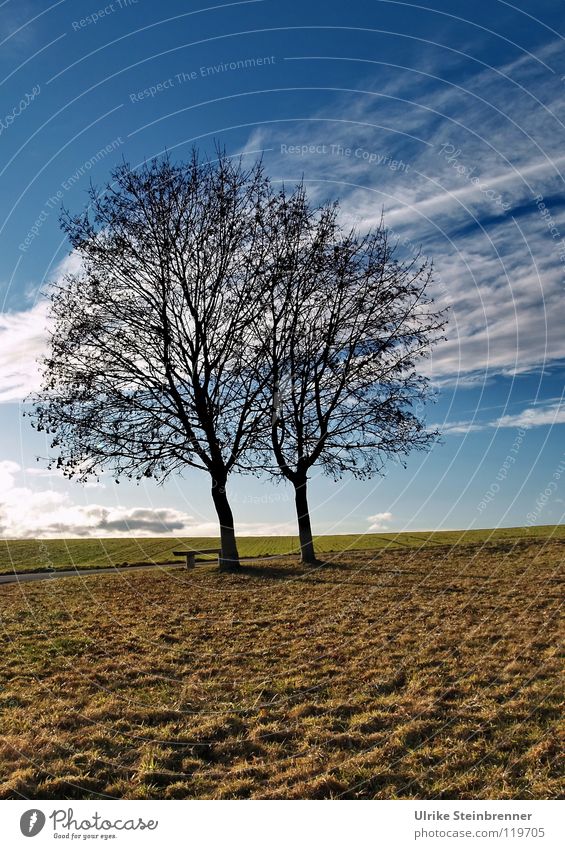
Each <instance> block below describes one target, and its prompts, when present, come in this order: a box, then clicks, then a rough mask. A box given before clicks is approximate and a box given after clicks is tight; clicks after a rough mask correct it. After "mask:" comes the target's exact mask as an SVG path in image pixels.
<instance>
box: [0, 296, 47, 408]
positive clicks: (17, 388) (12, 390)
mask: <svg viewBox="0 0 565 849" xmlns="http://www.w3.org/2000/svg"><path fill="white" fill-rule="evenodd" d="M47 327H48V317H47V303H46V302H45V301H38V302H37V304H35V306H33V307H32V308H31V309H28V310H22V311H21V312H8V313H0V403H2V402H4V403H5V402H8V401H21V400H22V399H23V398H25V397H26V395H28V393H30V392H33V391H34V390H36V389H38V388H39V385H40V382H41V374H40V369H39V366H38V359H39V357H41V356H42V355H43V354H44V353H45V351H46V345H47Z"/></svg>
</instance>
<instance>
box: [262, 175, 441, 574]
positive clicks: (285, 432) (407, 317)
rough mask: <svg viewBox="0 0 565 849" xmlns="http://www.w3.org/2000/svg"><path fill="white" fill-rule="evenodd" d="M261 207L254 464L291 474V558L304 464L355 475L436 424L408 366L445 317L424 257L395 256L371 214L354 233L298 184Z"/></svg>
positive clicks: (309, 548)
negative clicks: (260, 459) (260, 352)
mask: <svg viewBox="0 0 565 849" xmlns="http://www.w3.org/2000/svg"><path fill="white" fill-rule="evenodd" d="M269 210H270V211H269V215H268V223H267V225H266V228H265V229H266V230H267V231H268V232H269V244H270V252H269V257H268V262H269V267H268V269H267V270H266V272H265V274H266V276H267V277H268V279H269V286H268V290H269V304H268V308H266V309H264V310H263V312H262V316H263V326H262V331H261V335H262V337H263V338H264V339H265V341H266V351H267V353H266V361H265V363H264V365H263V367H264V369H265V376H266V381H265V385H266V387H267V391H268V401H269V403H270V407H271V428H270V448H272V452H273V453H274V459H275V461H276V465H275V466H274V467H273V466H272V465H270V462H271V461H270V460H269V459H266V460H264V465H265V467H267V468H270V470H271V472H272V473H273V474H274V475H276V476H282V477H284V478H286V479H287V480H289V481H290V482H291V483H292V485H293V487H294V490H295V502H296V510H297V516H298V528H299V535H300V547H301V551H302V560H303V561H304V562H306V563H313V562H316V556H315V551H314V544H313V540H312V528H311V522H310V512H309V507H308V497H307V485H308V477H309V472H310V470H311V469H312V467H313V466H315V465H318V466H319V467H320V468H321V470H322V471H323V472H324V474H327V475H330V476H332V477H333V478H334V479H339V478H340V477H341V476H342V475H343V474H344V473H351V474H353V475H354V476H356V477H359V478H364V477H368V476H371V475H373V474H376V473H381V472H382V471H383V468H384V465H385V462H386V460H387V459H390V458H391V457H397V456H399V455H406V454H408V453H409V452H410V451H412V450H415V449H424V448H426V447H428V446H429V445H430V443H431V442H432V441H433V440H434V439H435V437H436V436H437V434H434V433H431V432H429V431H427V430H426V429H425V427H424V425H423V422H422V421H421V419H420V418H419V415H418V413H419V410H420V409H421V404H422V402H424V401H425V400H426V398H427V397H428V394H429V384H428V380H427V379H426V378H425V377H424V376H423V375H422V374H420V373H419V372H418V368H417V366H418V363H419V362H420V361H421V360H422V358H424V357H425V356H426V355H428V354H429V352H430V350H431V349H432V347H433V345H434V344H435V343H436V342H437V341H438V339H439V338H441V336H442V331H443V328H444V326H445V323H446V322H445V316H444V315H443V314H442V313H441V312H437V311H436V312H434V310H433V308H432V301H431V299H430V297H429V296H428V294H427V289H428V286H429V283H430V279H431V274H432V269H431V267H429V265H428V263H427V262H421V261H420V260H419V259H418V258H417V259H413V260H412V261H410V262H404V263H403V262H399V261H397V260H396V259H395V256H394V248H393V246H391V244H390V243H389V239H388V236H387V231H386V228H385V227H384V225H383V223H382V220H381V224H380V226H379V227H377V228H376V229H375V230H373V231H371V232H369V233H367V234H365V235H359V234H358V233H356V232H355V231H350V232H345V231H343V229H342V228H341V227H340V225H339V221H338V218H339V206H338V204H337V203H333V204H327V205H325V206H323V207H321V208H319V209H312V208H311V206H310V205H309V202H308V199H307V196H306V194H305V191H304V188H303V187H302V186H300V187H298V189H297V190H296V191H295V192H293V193H291V194H287V193H286V192H285V190H284V189H283V190H282V191H281V192H280V194H279V195H278V197H276V199H275V198H274V197H273V198H272V202H271V203H270V205H269ZM416 405H417V406H416ZM264 453H265V454H266V453H267V449H266V447H265V452H264Z"/></svg>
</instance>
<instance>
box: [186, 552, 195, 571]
mask: <svg viewBox="0 0 565 849" xmlns="http://www.w3.org/2000/svg"><path fill="white" fill-rule="evenodd" d="M186 568H187V569H194V554H187V555H186Z"/></svg>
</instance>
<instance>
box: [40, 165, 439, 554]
mask: <svg viewBox="0 0 565 849" xmlns="http://www.w3.org/2000/svg"><path fill="white" fill-rule="evenodd" d="M218 154H219V155H218V158H217V159H216V160H214V161H209V160H205V161H202V160H200V159H199V156H198V154H197V152H196V151H193V153H192V157H191V159H190V161H189V162H187V163H181V164H175V163H173V162H171V160H170V159H169V157H165V158H162V159H159V160H155V161H153V162H151V163H149V164H145V165H144V166H143V167H141V168H140V169H138V170H132V169H131V168H130V167H129V166H128V165H126V164H124V165H122V166H120V167H119V168H117V169H116V170H115V171H114V172H113V174H112V182H111V183H110V184H109V185H108V186H107V187H106V189H105V190H104V191H103V192H97V191H96V190H95V189H94V188H91V190H90V199H89V200H90V203H89V205H88V208H87V209H86V210H85V211H84V212H83V213H81V214H79V215H77V216H72V215H70V214H69V213H64V215H63V218H62V226H63V228H64V230H65V232H66V233H67V235H68V238H69V240H70V243H71V245H72V247H73V249H74V251H75V252H76V254H77V255H78V256H79V257H80V260H81V270H80V271H79V272H78V273H76V274H71V275H68V276H67V277H65V279H63V280H61V281H59V282H58V283H57V284H56V285H55V286H54V287H53V291H52V292H51V316H52V320H53V330H52V333H51V341H50V350H49V353H48V355H47V356H46V358H45V360H44V363H43V369H44V370H43V374H44V379H43V385H42V388H41V390H40V392H39V393H37V395H36V396H35V397H34V406H33V413H32V417H33V423H34V425H35V427H37V428H38V429H39V430H44V431H47V432H49V433H50V434H51V435H52V447H53V448H57V449H58V452H57V453H58V456H57V457H56V458H55V460H54V462H56V464H57V466H58V467H59V468H60V469H62V471H63V473H64V474H65V475H67V476H69V477H77V478H78V479H79V480H83V481H84V480H86V479H87V478H89V477H90V476H92V475H97V474H100V473H101V471H102V470H104V469H112V470H113V471H114V473H115V475H116V477H117V478H119V477H120V476H127V477H129V478H137V479H138V480H139V479H142V478H143V477H144V476H145V477H152V478H156V479H157V480H158V481H163V480H165V479H166V478H167V477H168V476H169V475H171V474H172V473H174V472H177V471H179V470H181V469H182V468H183V467H185V466H187V465H188V466H194V467H196V468H199V469H202V470H204V471H206V472H208V474H209V476H210V478H211V480H212V498H213V501H214V505H215V508H216V512H217V515H218V520H219V524H220V534H221V548H222V554H221V558H220V564H221V566H222V567H224V568H234V567H237V566H238V565H239V556H238V550H237V544H236V538H235V532H234V521H233V515H232V510H231V507H230V503H229V500H228V494H227V489H226V487H227V482H228V477H229V475H230V473H231V472H233V471H235V470H238V471H240V472H255V473H264V472H268V473H269V474H271V475H273V476H275V477H278V478H285V479H286V480H288V481H290V483H291V484H292V486H293V487H294V491H295V497H296V509H297V516H298V528H299V535H300V546H301V551H302V559H303V560H304V561H305V562H308V563H312V562H316V558H315V551H314V545H313V540H312V530H311V523H310V514H309V509H308V498H307V482H308V477H309V473H310V470H311V469H312V467H313V466H314V465H318V466H319V467H320V468H321V469H322V471H323V472H324V473H325V474H328V475H331V476H333V477H334V478H336V479H337V478H339V477H341V476H342V475H343V474H344V473H346V472H348V473H352V474H353V475H356V476H358V477H365V476H369V475H371V474H374V473H378V472H380V471H382V469H383V466H384V463H385V461H386V459H387V458H390V457H391V456H397V455H402V454H407V453H408V452H409V451H411V450H413V449H420V448H425V447H426V446H428V445H429V444H430V442H431V440H432V439H433V438H434V434H432V433H430V432H428V431H427V430H426V429H425V428H424V427H423V424H422V422H421V420H420V419H419V417H418V415H416V413H415V412H414V408H413V405H414V403H415V402H416V401H420V400H422V401H423V400H425V399H426V397H427V394H428V381H427V380H426V378H425V377H423V376H422V375H421V374H419V373H418V370H417V364H418V362H419V360H420V359H421V358H422V357H424V356H426V355H427V354H428V353H429V352H430V350H431V348H432V347H433V345H434V344H435V343H436V342H437V340H438V339H439V338H440V337H441V334H442V330H443V327H444V324H445V319H444V316H443V314H442V313H441V312H438V311H434V309H433V304H432V300H431V299H430V297H429V295H428V294H427V287H428V284H429V281H430V276H431V270H430V268H429V267H428V265H427V264H426V263H420V262H419V261H418V260H413V261H410V262H407V263H406V262H404V263H403V262H400V261H397V260H396V259H395V257H394V249H393V248H392V247H391V245H390V244H389V241H388V239H387V232H386V229H385V227H384V225H383V224H382V222H381V225H380V226H379V227H378V228H377V229H376V230H374V231H372V232H370V233H367V234H365V235H359V234H358V233H356V232H355V231H349V232H346V231H344V230H343V229H342V227H341V226H340V222H339V206H338V204H337V203H328V204H325V205H322V206H320V207H316V208H314V207H312V206H311V204H310V203H309V201H308V198H307V196H306V193H305V191H304V188H303V186H302V185H301V186H298V187H297V188H296V189H295V190H293V191H291V192H288V191H287V190H286V189H285V188H281V189H275V188H274V187H273V185H272V183H271V182H270V180H269V179H268V177H267V176H266V175H265V172H264V170H263V166H262V164H261V163H260V162H257V163H255V164H254V165H253V166H252V167H251V168H248V169H246V168H245V167H244V166H243V164H242V161H241V160H236V161H234V160H232V159H231V158H229V157H228V156H226V154H225V153H224V152H221V151H219V152H218Z"/></svg>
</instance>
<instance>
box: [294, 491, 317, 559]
mask: <svg viewBox="0 0 565 849" xmlns="http://www.w3.org/2000/svg"><path fill="white" fill-rule="evenodd" d="M294 499H295V503H296V516H297V519H298V535H299V537H300V551H301V552H302V562H303V563H310V564H315V563H318V560H317V559H316V554H315V552H314V541H313V539H312V526H311V524H310V511H309V509H308V495H307V480H306V478H304V479H303V480H301V481H298V482H294Z"/></svg>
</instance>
